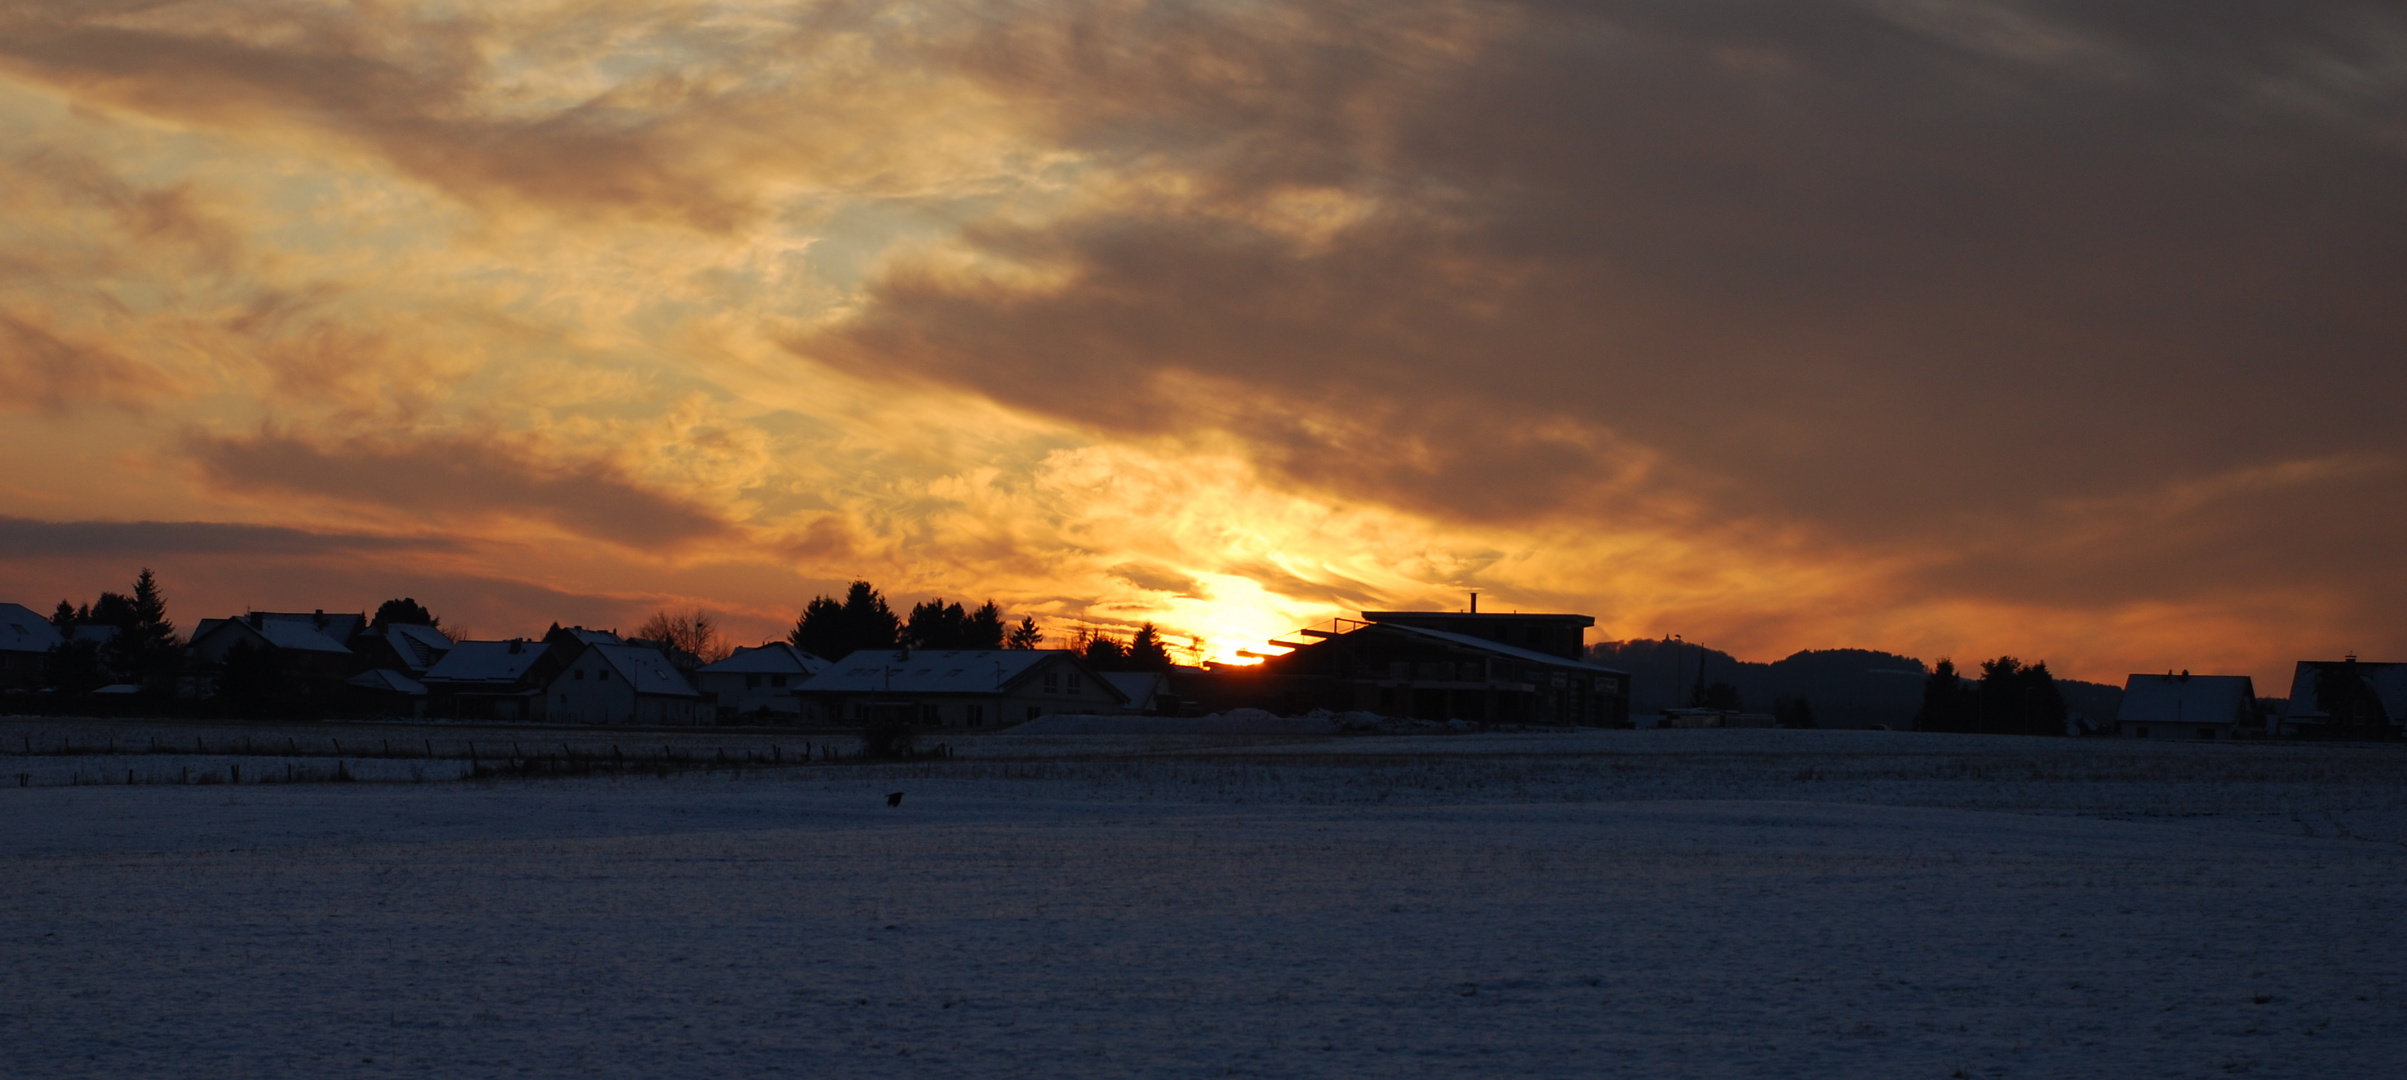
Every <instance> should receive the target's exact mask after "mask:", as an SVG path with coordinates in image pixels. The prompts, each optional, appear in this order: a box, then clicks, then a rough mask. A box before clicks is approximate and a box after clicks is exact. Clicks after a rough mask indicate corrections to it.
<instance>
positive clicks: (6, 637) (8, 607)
mask: <svg viewBox="0 0 2407 1080" xmlns="http://www.w3.org/2000/svg"><path fill="white" fill-rule="evenodd" d="M58 643H59V632H58V628H57V627H55V626H52V625H50V620H48V619H45V618H43V617H41V616H40V615H37V614H35V613H34V610H33V609H32V608H29V607H26V606H25V605H23V604H0V652H33V653H46V652H49V651H50V650H51V649H53V648H56V647H57V646H58Z"/></svg>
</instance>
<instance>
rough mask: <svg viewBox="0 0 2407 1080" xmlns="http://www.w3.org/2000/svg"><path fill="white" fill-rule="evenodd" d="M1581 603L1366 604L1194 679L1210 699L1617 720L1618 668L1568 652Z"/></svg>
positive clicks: (1609, 723) (1513, 719)
mask: <svg viewBox="0 0 2407 1080" xmlns="http://www.w3.org/2000/svg"><path fill="white" fill-rule="evenodd" d="M1595 623H1596V620H1595V619H1592V618H1590V617H1588V616H1586V615H1563V614H1530V615H1522V614H1479V613H1476V612H1446V611H1366V612H1363V613H1362V618H1360V619H1337V620H1334V621H1333V622H1331V623H1330V624H1328V625H1327V626H1325V627H1309V628H1306V629H1303V630H1300V631H1297V632H1296V634H1295V635H1293V636H1295V637H1298V638H1302V639H1304V640H1297V641H1289V640H1281V641H1274V642H1271V644H1272V645H1275V646H1279V647H1282V648H1286V649H1288V650H1289V651H1288V652H1285V653H1278V654H1264V653H1254V654H1253V655H1256V656H1260V657H1262V658H1263V662H1262V663H1261V664H1260V665H1259V666H1258V667H1254V668H1236V667H1223V668H1219V669H1216V670H1215V671H1214V673H1213V677H1212V678H1211V679H1210V680H1208V681H1205V682H1203V683H1200V684H1199V687H1198V689H1199V690H1200V691H1201V692H1200V693H1199V695H1198V696H1208V697H1209V698H1210V699H1212V700H1213V703H1214V704H1215V705H1218V706H1220V707H1228V706H1231V705H1252V706H1256V707H1259V708H1266V709H1270V710H1272V711H1274V712H1280V713H1289V714H1293V713H1300V712H1305V711H1308V710H1312V709H1327V710H1330V711H1332V712H1350V711H1361V712H1374V713H1378V714H1380V715H1382V716H1399V717H1404V716H1409V717H1417V718H1420V719H1425V720H1467V721H1472V722H1476V723H1483V724H1576V725H1582V726H1597V727H1627V726H1629V723H1630V707H1629V699H1630V676H1629V674H1628V673H1626V672H1622V671H1617V670H1614V669H1612V668H1607V667H1600V666H1598V665H1595V664H1591V663H1588V662H1586V661H1584V660H1582V659H1580V657H1581V656H1582V655H1583V652H1584V646H1583V644H1582V642H1581V638H1582V637H1583V636H1584V634H1583V631H1584V630H1585V628H1586V627H1589V626H1593V625H1595Z"/></svg>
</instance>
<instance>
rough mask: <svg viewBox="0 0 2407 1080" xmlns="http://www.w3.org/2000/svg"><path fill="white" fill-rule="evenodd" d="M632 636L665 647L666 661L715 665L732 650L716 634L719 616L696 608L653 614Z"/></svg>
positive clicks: (732, 650) (717, 633) (717, 632)
mask: <svg viewBox="0 0 2407 1080" xmlns="http://www.w3.org/2000/svg"><path fill="white" fill-rule="evenodd" d="M635 636H636V637H639V638H642V639H644V640H646V641H657V642H660V643H661V644H664V645H666V646H668V648H669V658H670V659H671V660H676V661H683V660H685V659H686V658H688V657H690V658H692V660H694V661H699V662H701V663H704V664H710V663H716V662H718V661H720V660H725V659H727V657H728V655H729V654H731V653H733V652H734V651H735V650H734V649H733V648H731V647H729V646H728V644H727V642H726V640H725V639H723V638H721V637H720V635H719V617H718V616H716V615H713V614H711V613H710V612H707V611H704V610H702V609H701V608H699V607H694V608H688V609H686V610H684V611H656V612H653V613H652V617H651V618H649V619H645V620H644V624H643V625H642V626H639V627H636V628H635ZM680 654H682V655H680ZM679 666H680V667H682V666H685V665H684V664H682V663H681V664H680V665H679Z"/></svg>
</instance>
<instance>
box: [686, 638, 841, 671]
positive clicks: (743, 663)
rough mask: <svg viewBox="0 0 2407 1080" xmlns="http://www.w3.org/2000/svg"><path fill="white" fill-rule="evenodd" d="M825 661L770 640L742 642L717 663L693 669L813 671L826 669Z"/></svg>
mask: <svg viewBox="0 0 2407 1080" xmlns="http://www.w3.org/2000/svg"><path fill="white" fill-rule="evenodd" d="M827 667H828V663H827V661H825V660H822V659H820V658H818V657H816V656H813V655H811V654H809V653H807V652H804V651H802V650H801V649H798V648H795V647H794V646H793V645H792V644H790V643H788V642H783V641H772V642H770V643H768V644H766V645H760V646H749V645H748V646H745V647H743V648H739V649H737V650H736V651H735V654H734V655H733V656H729V657H728V658H727V659H725V660H721V661H718V662H717V663H712V664H704V665H702V666H701V667H700V668H698V669H697V670H699V671H705V672H709V673H711V674H713V675H723V674H733V675H793V674H798V673H799V674H803V675H816V674H818V673H820V672H822V671H825V670H827Z"/></svg>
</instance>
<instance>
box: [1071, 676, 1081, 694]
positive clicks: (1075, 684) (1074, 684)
mask: <svg viewBox="0 0 2407 1080" xmlns="http://www.w3.org/2000/svg"><path fill="white" fill-rule="evenodd" d="M1069 680H1070V692H1071V693H1073V694H1076V693H1080V692H1081V691H1080V690H1079V689H1078V676H1076V675H1072V676H1069Z"/></svg>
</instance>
